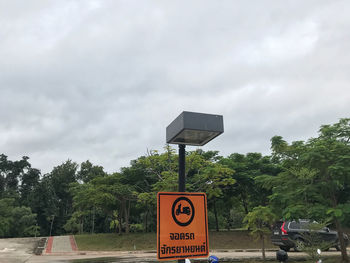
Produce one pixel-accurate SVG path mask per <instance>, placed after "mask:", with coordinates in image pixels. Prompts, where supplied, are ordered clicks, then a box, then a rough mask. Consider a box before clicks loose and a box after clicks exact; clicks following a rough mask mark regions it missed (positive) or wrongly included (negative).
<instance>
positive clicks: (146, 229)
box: [145, 209, 149, 233]
mask: <svg viewBox="0 0 350 263" xmlns="http://www.w3.org/2000/svg"><path fill="white" fill-rule="evenodd" d="M148 213H149V212H148V209H147V211H146V220H145V231H146V233H147V232H148Z"/></svg>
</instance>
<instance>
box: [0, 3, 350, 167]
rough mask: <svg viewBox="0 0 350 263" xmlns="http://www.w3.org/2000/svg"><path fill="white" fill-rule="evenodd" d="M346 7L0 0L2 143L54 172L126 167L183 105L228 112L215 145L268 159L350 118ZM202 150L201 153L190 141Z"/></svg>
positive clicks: (159, 142) (159, 143)
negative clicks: (87, 165)
mask: <svg viewBox="0 0 350 263" xmlns="http://www.w3.org/2000/svg"><path fill="white" fill-rule="evenodd" d="M349 7H350V4H349V3H348V2H347V1H307V2H305V1H278V2H276V1H253V2H249V3H248V2H246V1H234V2H233V1H220V2H213V1H190V2H188V1H175V2H174V1H130V0H128V1H108V0H106V1H59V2H57V1H39V0H38V1H34V2H30V3H29V2H28V1H11V2H7V1H6V2H5V1H4V2H0V39H1V41H0V58H1V59H0V91H1V95H0V123H1V125H0V149H1V151H0V152H1V153H4V154H6V155H8V156H9V157H10V158H13V159H15V158H20V157H21V156H22V155H28V156H29V157H30V158H31V163H32V164H33V166H35V167H38V168H40V169H42V170H43V171H44V172H49V171H50V170H51V169H52V167H53V166H54V165H58V164H60V163H61V162H63V161H65V160H67V159H68V158H70V159H72V160H74V161H77V162H82V161H85V160H87V159H90V160H91V161H92V162H94V163H97V164H99V165H102V166H104V167H105V168H106V170H107V171H109V172H112V171H117V170H118V169H119V168H120V167H121V166H127V165H128V163H129V161H130V160H132V159H135V158H137V157H139V156H140V155H144V154H146V152H147V149H162V147H163V146H164V144H165V127H166V126H167V125H168V124H169V123H170V122H171V121H172V120H173V119H174V118H175V117H176V116H177V115H178V114H179V113H180V112H182V111H183V110H188V111H198V112H207V113H216V114H223V115H224V121H225V133H224V134H223V135H221V136H220V137H218V138H217V139H215V140H214V141H212V142H210V143H209V144H208V145H207V146H205V147H204V149H206V150H207V149H212V150H219V151H220V153H221V154H223V155H228V154H230V153H233V152H241V153H246V152H255V151H257V152H263V153H264V154H269V147H270V142H269V140H270V138H271V137H272V136H274V135H281V136H283V137H284V138H285V139H287V140H289V141H292V140H305V139H308V138H310V137H312V136H316V135H317V130H318V128H319V127H320V125H322V124H326V123H334V122H337V121H338V119H339V118H342V117H349V116H348V114H349V106H348V104H349V103H348V102H349V101H350V92H349V88H348V83H349V79H350V77H349V76H350V74H349V68H350V67H349V66H350V65H349V64H350V54H349V52H348V46H349V41H350V35H349V33H348V32H349V26H350V17H349V16H348V14H347V13H346V11H347V10H348V8H349ZM188 148H189V149H192V147H188Z"/></svg>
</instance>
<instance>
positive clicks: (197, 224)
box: [157, 192, 209, 260]
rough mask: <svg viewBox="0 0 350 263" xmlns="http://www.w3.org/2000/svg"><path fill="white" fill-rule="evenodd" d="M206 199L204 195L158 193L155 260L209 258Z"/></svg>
mask: <svg viewBox="0 0 350 263" xmlns="http://www.w3.org/2000/svg"><path fill="white" fill-rule="evenodd" d="M207 221H208V220H207V198H206V195H205V194H204V193H174V192H159V193H158V195H157V257H158V259H159V260H171V259H183V258H199V257H207V256H208V254H209V244H208V222H207Z"/></svg>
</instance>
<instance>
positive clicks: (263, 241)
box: [260, 235, 266, 261]
mask: <svg viewBox="0 0 350 263" xmlns="http://www.w3.org/2000/svg"><path fill="white" fill-rule="evenodd" d="M260 239H261V252H262V258H263V261H265V259H266V256H265V238H264V235H260Z"/></svg>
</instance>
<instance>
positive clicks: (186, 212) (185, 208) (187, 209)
mask: <svg viewBox="0 0 350 263" xmlns="http://www.w3.org/2000/svg"><path fill="white" fill-rule="evenodd" d="M179 214H186V215H190V214H191V210H190V207H189V206H184V207H183V208H182V211H181V204H179V206H178V207H177V209H176V215H177V216H178V215H179Z"/></svg>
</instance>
